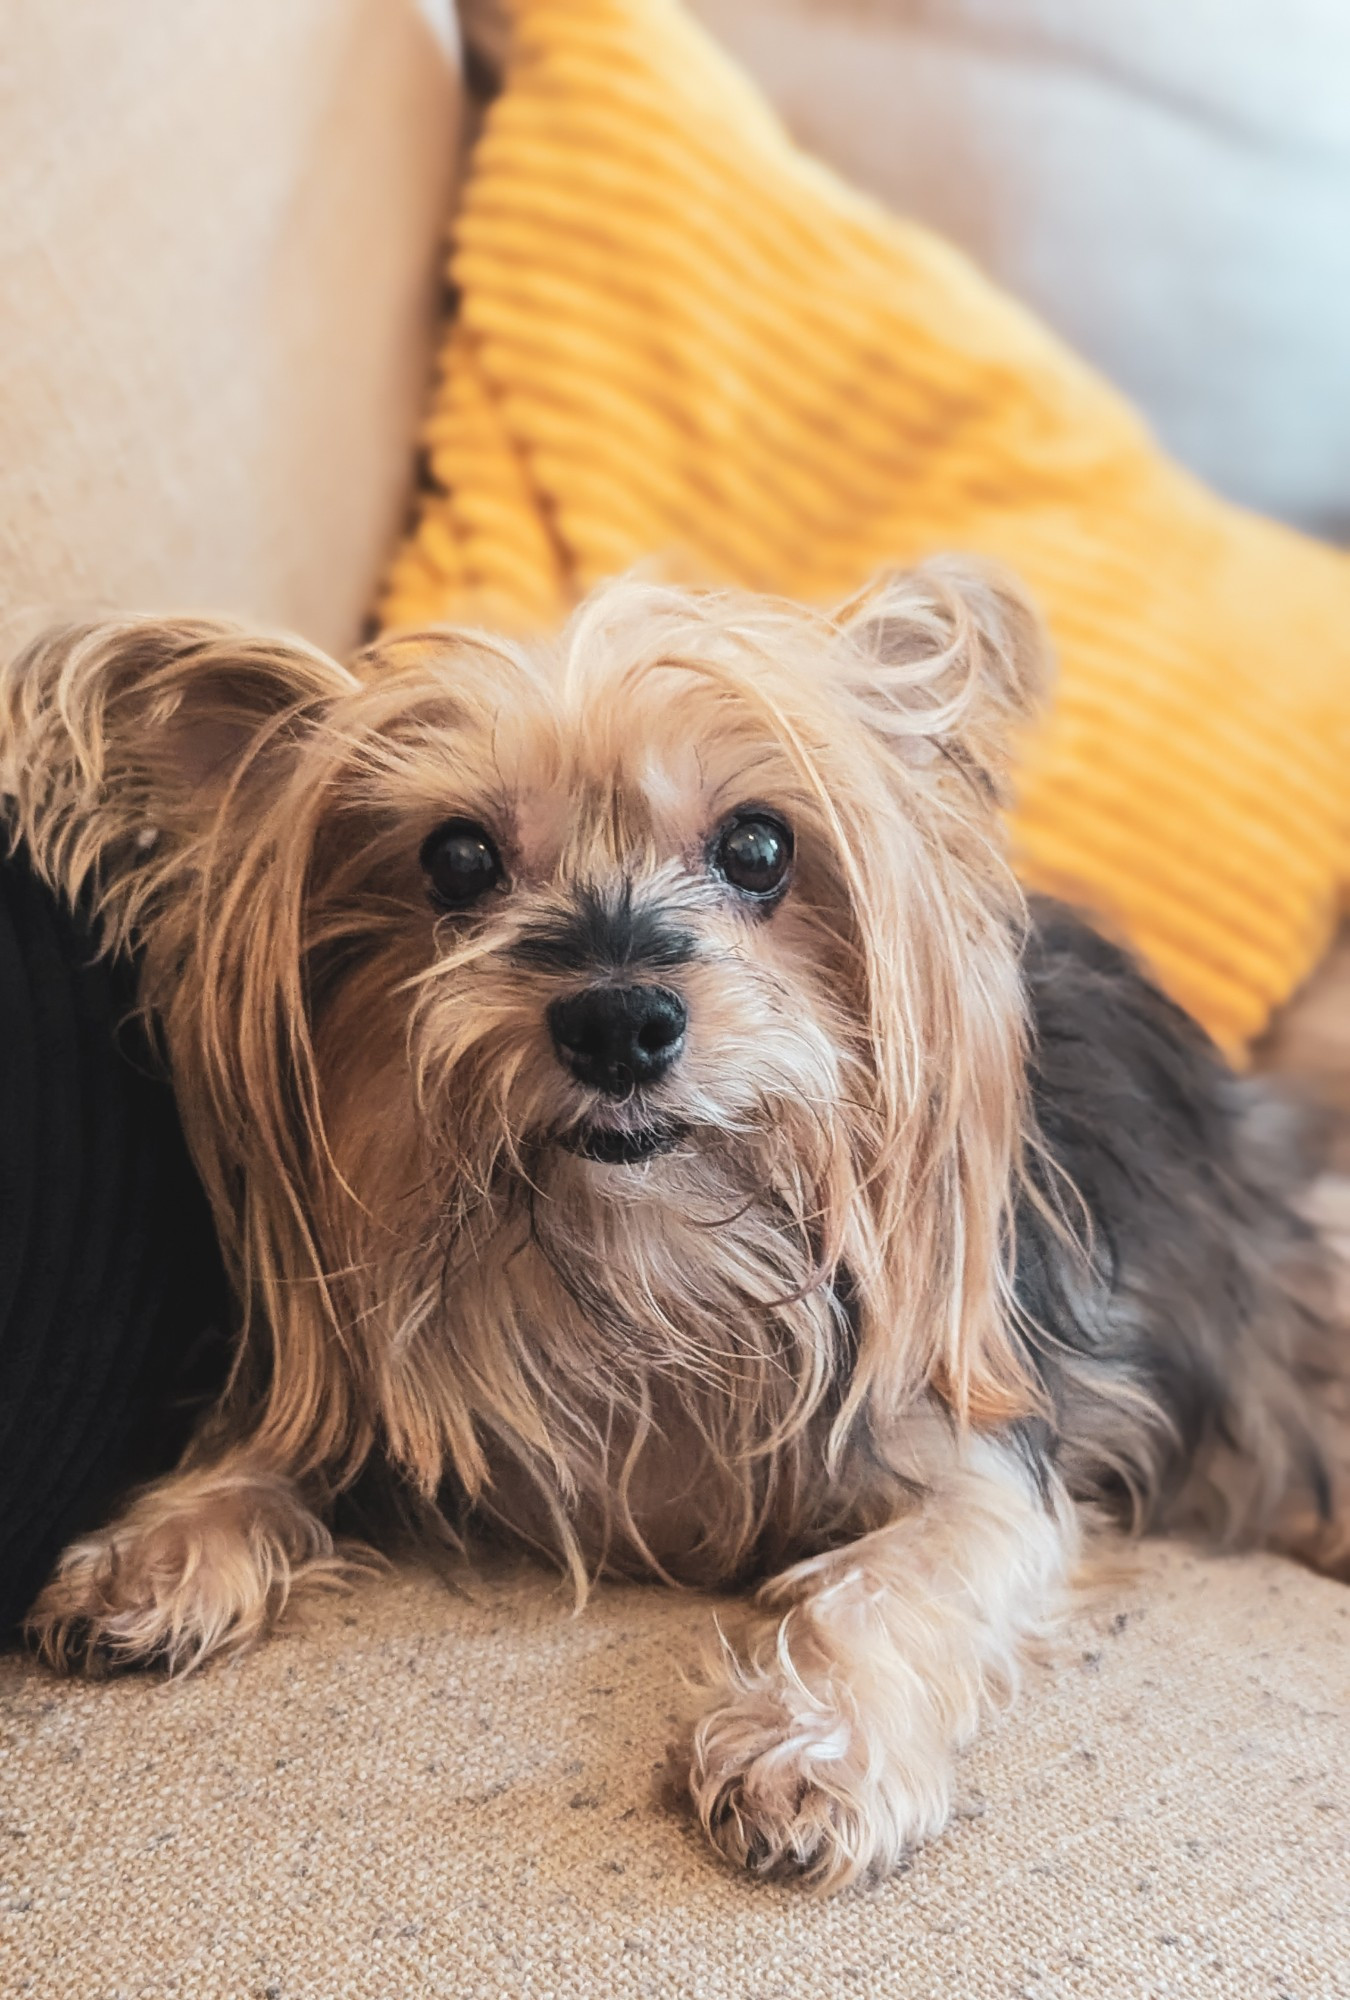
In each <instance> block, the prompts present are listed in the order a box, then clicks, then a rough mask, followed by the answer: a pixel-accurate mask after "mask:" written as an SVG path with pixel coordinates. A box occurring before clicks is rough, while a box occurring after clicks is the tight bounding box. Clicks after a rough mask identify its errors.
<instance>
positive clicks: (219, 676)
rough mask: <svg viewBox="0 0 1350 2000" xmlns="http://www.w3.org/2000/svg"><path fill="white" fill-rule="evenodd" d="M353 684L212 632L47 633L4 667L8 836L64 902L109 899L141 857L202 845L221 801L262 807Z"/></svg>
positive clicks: (138, 628) (228, 630)
mask: <svg viewBox="0 0 1350 2000" xmlns="http://www.w3.org/2000/svg"><path fill="white" fill-rule="evenodd" d="M355 686H356V682H355V681H354V680H353V678H352V676H351V675H350V674H348V673H347V671H346V670H345V669H344V668H342V667H340V666H338V665H337V663H336V662H335V661H333V660H330V659H328V658H327V657H326V656H325V655H324V654H323V653H320V652H318V651H316V650H314V649H313V648H310V647H307V646H305V645H303V644H302V643H301V642H300V641H298V640H292V639H282V638H272V637H260V636H258V635H256V634H253V633H249V632H247V631H245V630H243V629H241V628H239V627H236V626H234V625H231V624H228V623H226V622H224V621H222V620H215V619H202V618H170V619H154V618H128V619H114V620H108V621H106V622H103V623H99V624H87V625H79V626H68V627H64V628H60V629H57V630H54V631H50V632H47V633H45V634H43V635H42V636H41V637H40V638H38V639H36V640H35V641H34V642H33V643H32V644H30V645H29V646H27V647H26V648H25V649H24V650H23V651H22V652H21V653H19V654H18V655H17V656H16V657H15V658H13V659H12V660H10V661H9V662H8V663H7V664H6V665H5V666H4V667H3V668H2V669H0V790H2V791H3V793H4V795H5V800H6V812H7V816H8V819H9V824H10V831H11V834H12V836H14V837H18V838H22V839H23V840H24V841H25V842H26V843H27V845H28V847H29V849H30V851H31V853H32V855H33V858H34V861H35V863H36V865H37V866H38V867H39V869H40V870H41V871H42V872H43V874H44V875H46V877H47V878H48V879H49V880H50V881H51V882H53V884H55V885H56V886H58V887H60V888H61V889H62V890H64V892H65V893H66V894H67V895H69V896H72V897H73V896H75V895H77V894H78V893H79V892H80V891H81V889H83V888H84V887H85V886H86V885H87V884H91V885H92V886H93V888H94V891H95V894H96V895H97V896H98V897H99V899H100V900H105V899H106V898H107V897H108V896H109V894H110V892H112V891H113V889H114V885H115V881H116V878H117V877H118V875H119V874H121V873H123V872H125V871H126V870H127V869H129V868H131V867H133V866H134V865H135V864H136V863H137V859H138V857H139V856H142V855H146V854H150V853H152V852H153V853H154V854H155V855H156V857H157V858H159V859H162V858H164V857H166V856H167V855H169V854H171V853H172V852H173V851H175V850H182V849H183V848H184V847H185V846H187V845H188V844H190V843H192V842H194V841H199V840H201V839H202V838H203V836H204V835H205V833H206V832H207V830H208V829H209V828H210V827H211V825H212V824H213V823H214V822H215V821H216V819H217V818H218V816H219V815H220V813H221V809H222V807H223V806H224V805H225V803H226V801H227V800H230V801H232V802H233V807H232V809H234V810H236V811H237V812H238V813H239V814H240V815H243V816H246V815H248V814H249V813H251V812H257V811H258V810H260V809H262V807H263V806H264V804H265V802H266V800H267V798H268V795H269V793H274V792H275V790H276V787H277V786H278V784H279V782H281V781H282V780H283V778H284V775H285V774H286V772H287V771H288V770H289V769H290V767H291V765H292V763H293V761H294V757H295V754H296V750H297V747H298V745H299V744H300V743H301V742H302V741H303V739H304V738H305V736H306V735H307V734H308V733H309V732H310V731H311V730H312V729H313V728H314V727H315V725H316V722H317V721H318V720H319V718H320V717H321V716H322V714H323V712H324V710H325V709H326V708H327V706H328V705H329V704H330V703H331V702H332V700H333V699H334V698H335V697H337V696H340V695H341V694H343V693H344V692H346V691H348V690H349V689H351V688H353V687H355ZM112 900H113V902H114V903H115V902H116V897H115V894H114V895H113V897H112ZM116 914H117V913H116V911H115V910H114V912H113V915H114V918H115V919H116ZM114 927H115V928H118V927H119V926H118V925H117V923H116V921H115V924H114Z"/></svg>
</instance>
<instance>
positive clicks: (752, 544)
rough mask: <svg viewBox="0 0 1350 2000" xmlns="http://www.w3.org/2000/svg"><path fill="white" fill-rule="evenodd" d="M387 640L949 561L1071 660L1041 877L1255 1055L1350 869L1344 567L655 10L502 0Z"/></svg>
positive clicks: (1349, 568) (841, 588)
mask: <svg viewBox="0 0 1350 2000" xmlns="http://www.w3.org/2000/svg"><path fill="white" fill-rule="evenodd" d="M515 16H516V28H515V38H514V47H513V54H512V60H511V65H510V69H509V73H508V76H507V80H506V87H505V89H504V90H503V92H502V94H501V95H500V96H499V97H498V98H497V100H496V101H495V102H494V103H493V105H492V106H491V109H490V111H489V113H488V116H487V119H486V123H485V127H484V131H483V134H482V137H481V139H480V140H479V143H478V146H477V149H476V153H475V156H474V159H473V162H472V166H471V171H470V175H469V181H468V186H467V189H466V191H465V195H464V200H463V206H462V210H461V213H460V216H459V219H458V223H457V227H456V233H455V240H454V245H453V250H452V256H451V275H452V278H453V282H454V284H455V286H456V288H457V291H458V295H459V308H458V313H457V315H456V319H455V323H454V326H453V330H452V331H451V333H450V334H449V336H448V338H447V344H446V348H445V352H444V355H443V358H442V369H441V375H440V382H439V387H438V390H437V393H436V396H435V402H434V408H433V410H432V413H431V416H430V419H429V422H428V425H427V431H426V445H427V466H428V482H427V490H426V491H425V493H424V496H423V500H422V504H421V507H420V510H419V515H418V518H417V521H416V524H415V527H414V530H413V532H412V534H411V536H410V537H409V539H408V541H407V543H406V544H405V546H404V548H403V549H402V550H401V552H400V553H399V555H398V557H397V559H396V560H395V563H394V565H393V568H392V571H391V574H390V576H389V579H388V583H387V588H386V590H385V593H384V597H383V603H382V616H383V620H384V622H385V624H386V625H387V626H400V625H408V624H415V623H422V622H425V621H427V620H437V619H445V618H453V619H465V620H476V621H480V622H486V623H495V624H504V625H507V626H513V627H517V628H529V627H537V626H541V625H546V624H548V623H550V622H551V621H553V620H555V619H556V618H557V617H558V616H560V615H561V613H562V612H563V610H564V609H565V608H566V607H567V605H568V604H570V603H571V602H572V601H573V600H574V599H575V597H576V596H577V595H578V594H579V593H580V592H582V591H584V590H585V589H586V588H587V587H589V586H590V585H591V584H592V583H594V582H595V581H596V580H597V579H599V578H601V577H603V576H605V575H607V574H609V573H612V572H614V571H617V570H621V569H624V568H626V567H627V566H629V565H631V564H632V563H633V562H635V561H637V560H640V559H643V558H646V557H649V556H652V555H655V556H657V557H660V558H662V559H664V560H666V561H668V562H669V563H670V564H671V565H672V566H673V568H674V570H675V572H676V573H677V574H681V575H685V576H692V577H699V578H703V577H708V578H713V579H728V580H735V581H738V582H742V583H745V584H749V585H751V586H755V587H758V588H764V589H768V590H773V591H779V592H783V593H787V594H791V595H794V596H798V597H802V598H805V599H808V600H814V601H828V600H830V599H831V598H833V597H836V596H842V595H843V594H845V593H846V592H848V591H849V590H851V589H853V588H854V587H855V586H856V585H858V584H859V583H860V582H861V581H862V580H864V579H865V578H866V577H867V576H868V575H869V574H870V573H871V572H872V571H873V570H874V569H876V568H877V567H878V566H880V565H882V564H884V563H888V562H896V561H900V562H909V561H912V560H915V559H917V558H919V557H921V556H923V555H925V554H927V553H930V552H932V551H935V550H939V549H947V548H964V549H972V550H976V551H980V552H983V553H985V554H988V555H990V556H993V557H995V558H997V559H1000V560H1001V561H1003V562H1005V563H1007V564H1010V565H1011V566H1012V567H1013V568H1014V569H1015V570H1017V571H1018V572H1020V574H1021V575H1022V577H1023V578H1024V579H1025V581H1026V582H1027V584H1028V585H1029V587H1030V589H1031V591H1032V594H1033V596H1034V597H1035V598H1036V599H1037V600H1038V602H1039V604H1040V606H1041V608H1042V610H1043V611H1044V613H1045V615H1046V616H1047V618H1048V620H1049V624H1050V627H1051V631H1052V634H1053V637H1054V639H1055V641H1056V645H1057V651H1058V656H1059V661H1060V678H1059V686H1058V693H1057V696H1056V700H1055V704H1054V708H1053V712H1052V714H1051V715H1050V717H1049V719H1048V722H1047V723H1046V724H1045V725H1044V726H1043V727H1042V728H1041V729H1040V731H1039V732H1038V733H1037V734H1036V736H1035V737H1034V738H1033V740H1031V741H1030V742H1029V743H1028V745H1027V746H1026V750H1025V753H1024V758H1023V766H1022V774H1021V803H1020V809H1019V812H1018V815H1017V819H1016V828H1015V831H1016V840H1017V849H1018V856H1019V861H1020V865H1021V867H1022V869H1023V871H1024V873H1025V876H1026V879H1027V880H1028V882H1029V883H1031V884H1032V885H1034V886H1038V887H1042V888H1046V889H1050V890H1053V891H1056V892H1058V893H1061V894H1067V895H1069V896H1071V897H1074V898H1076V899H1077V900H1079V901H1080V902H1084V903H1086V904H1087V905H1089V906H1090V907H1092V908H1094V909H1095V910H1096V911H1097V912H1098V913H1099V914H1100V915H1102V916H1103V917H1104V918H1105V919H1106V920H1107V921H1108V922H1111V923H1113V924H1115V925H1116V926H1117V927H1119V928H1120V929H1122V930H1123V931H1124V932H1125V933H1126V934H1127V935H1129V936H1130V937H1131V938H1132V939H1133V941H1134V943H1135V944H1136V946H1137V947H1138V948H1139V949H1140V950H1141V951H1142V952H1143V954H1144V955H1145V957H1146V958H1147V959H1148V960H1149V961H1150V962H1151V964H1152V965H1153V967H1154V969H1155V971H1156V972H1157V974H1158V975H1159V977H1160V978H1161V979H1162V980H1163V982H1164V983H1165V985H1166V986H1167V987H1168V988H1169V989H1170V990H1171V992H1172V993H1173V994H1174V995H1175V996H1176V998H1177V999H1179V1000H1180V1001H1181V1002H1182V1003H1183V1004H1184V1005H1186V1006H1188V1007H1189V1008H1190V1009H1191V1010H1192V1011H1193V1012H1194V1013H1195V1014H1197V1015H1198V1016H1199V1017H1200V1019H1201V1020H1202V1021H1204V1022H1205V1024H1206V1025H1207V1026H1208V1027H1209V1028H1210V1029H1211V1031H1212V1032H1214V1033H1215V1034H1216V1035H1217V1036H1218V1037H1219V1038H1220V1039H1221V1040H1223V1041H1224V1042H1225V1043H1227V1044H1228V1045H1229V1046H1230V1047H1233V1048H1236V1047H1238V1046H1239V1045H1240V1044H1241V1043H1242V1042H1243V1041H1244V1040H1246V1039H1247V1038H1248V1037H1250V1036H1252V1035H1254V1034H1255V1033H1256V1032H1258V1031H1259V1029H1260V1028H1261V1027H1262V1025H1263V1024H1264V1022H1265V1021H1266V1019H1267V1017H1268V1015H1269V1012H1270V1010H1271V1008H1272V1007H1273V1006H1274V1005H1275V1004H1277V1003H1278V1002H1279V1001H1280V1000H1282V999H1283V998H1285V997H1286V996H1287V995H1288V993H1289V992H1290V991H1291V990H1292V988H1293V987H1294V986H1295V985H1296V983H1297V982H1298V981H1299V979H1300V978H1301V977H1302V976H1303V974H1304V973H1305V972H1306V971H1307V970H1308V969H1309V968H1310V966H1311V965H1312V964H1313V962H1314V961H1315V959H1316V957H1317V955H1318V954H1319V952H1320V950H1321V949H1322V947H1323V945H1324V944H1325V941H1326V939H1327V936H1328V933H1329V930H1330V927H1331V925H1332V923H1333V920H1334V917H1335V913H1336V910H1337V907H1338V903H1339V900H1340V896H1341V891H1342V887H1343V885H1344V884H1345V882H1346V881H1347V879H1348V878H1350V562H1348V561H1347V560H1346V559H1345V558H1344V557H1342V556H1340V555H1338V554H1336V553H1334V552H1333V551H1331V550H1329V549H1326V548H1323V547H1320V546H1318V545H1316V544H1314V543H1311V542H1309V541H1306V540H1304V539H1302V538H1300V537H1299V536H1297V535H1295V534H1293V533H1290V532H1288V531H1286V530H1283V529H1280V528H1277V527H1275V526H1274V525H1272V524H1270V523H1268V522H1265V521H1261V520H1259V519H1256V518H1255V517H1252V516H1249V515H1246V514H1243V513H1242V512H1240V511H1238V510H1237V509H1234V508H1232V507H1230V506H1227V505H1225V504H1223V503H1221V502H1220V501H1218V500H1217V499H1216V498H1215V497H1214V496H1213V495H1212V494H1210V493H1209V492H1208V491H1207V490H1206V489H1205V488H1203V487H1202V486H1201V485H1200V484H1199V483H1198V482H1196V481H1195V480H1194V479H1193V478H1191V477H1189V476H1188V475H1186V474H1185V473H1183V472H1182V471H1180V470H1179V469H1178V468H1177V467H1176V466H1175V465H1173V464H1172V463H1171V462H1170V461H1169V460H1168V459H1167V458H1166V457H1164V456H1163V454H1162V453H1161V452H1160V451H1159V450H1158V449H1157V447H1156V446H1155V445H1154V444H1153V442H1152V440H1151V439H1150V437H1149V436H1148V434H1147V433H1146V431H1145V430H1144V428H1143V427H1142V425H1141V424H1140V422H1139V421H1138V420H1137V419H1136V417H1135V416H1134V415H1133V413H1132V412H1131V410H1130V409H1129V408H1128V406H1127V405H1126V404H1125V403H1124V402H1123V401H1122V400H1121V399H1120V398H1119V397H1118V396H1117V395H1116V394H1115V393H1114V392H1113V391H1112V390H1111V389H1110V388H1108V387H1107V386H1106V385H1105V384H1104V383H1103V382H1102V381H1101V380H1100V379H1099V378H1098V377H1097V376H1095V375H1094V374H1093V373H1092V372H1091V370H1089V369H1088V368H1087V367H1086V366H1085V365H1084V364H1082V363H1080V362H1079V361H1078V360H1076V359H1075V358H1074V357H1073V356H1072V355H1071V354H1070V353H1069V352H1068V351H1067V350H1065V349H1064V348H1063V347H1062V346H1060V345H1059V343H1058V342H1057V341H1056V340H1055V339H1054V338H1053V337H1052V336H1051V335H1050V334H1049V333H1048V332H1046V331H1045V330H1044V329H1043V328H1042V327H1040V326H1039V325H1038V324H1037V323H1036V322H1035V321H1034V320H1033V319H1032V318H1031V317H1030V316H1029V315H1028V314H1027V313H1025V312H1024V311H1022V310H1021V309H1020V308H1019V307H1018V306H1016V305H1015V304H1014V303H1013V302H1012V301H1011V300H1009V299H1008V298H1006V297H1005V296H1003V295H1002V294H1001V293H999V292H998V291H997V290H996V289H994V288H993V287H992V286H991V285H989V284H988V283H986V282H985V281H984V280H983V279H982V278H981V277H980V276H979V274H978V273H977V272H976V271H975V270H974V269H973V268H972V267H971V266H970V265H969V264H968V263H966V262H965V261H964V260H963V259H962V258H961V257H960V256H959V255H958V254H956V253H955V252H954V251H952V250H951V249H949V248H948V247H947V246H946V245H944V244H943V243H942V242H940V241H939V240H937V239H936V238H934V237H933V236H931V235H930V234H928V233H927V232H925V231H924V230H922V229H919V228H917V227H914V226H911V225H909V224H906V223H905V222H903V221H901V220H898V219H896V218H893V217H891V216H889V215H887V214H886V213H885V212H884V211H882V210H881V209H879V208H878V207H876V206H875V205H873V204H872V203H871V202H869V201H868V200H866V199H865V198H863V197H862V196H860V195H858V194H855V193H854V192H852V191H851V190H850V189H848V188H847V187H846V186H844V185H843V184H842V183H841V182H840V181H839V180H837V179H836V178H834V177H833V176H832V175H831V174H829V173H828V172H827V171H826V170H825V169H824V168H822V167H820V166H818V165H816V164H815V163H814V162H812V161H811V160H809V159H808V158H806V157H805V156H804V155H802V154H801V153H799V152H798V151H796V150H795V149H794V148H793V146H792V145H791V144H790V142H789V141H788V139H787V138H786V136H785V135H784V133H783V131H782V130H781V128H780V127H779V125H778V124H777V122H776V121H775V119H774V118H773V117H772V115H771V114H770V113H769V111H768V110H767V108H766V107H765V105H764V104H763V102H762V100H761V99H760V98H759V97H758V96H757V94H756V93H755V92H754V90H753V89H752V88H751V87H750V86H749V84H748V83H746V82H745V81H744V80H743V79H742V78H741V76H740V75H739V74H738V72H736V71H735V70H734V68H733V67H732V66H731V65H730V63H729V62H727V61H726V59H724V58H723V57H722V56H721V55H720V53H719V52H718V50H717V49H716V47H715V46H714V45H713V44H712V43H711V42H710V41H709V40H708V39H707V37H706V36H705V34H704V33H703V31H702V30H701V29H699V28H698V27H697V26H696V25H695V24H694V23H693V21H692V20H691V19H690V18H689V17H688V16H687V15H685V14H684V12H683V11H682V10H681V9H680V8H679V7H678V6H676V5H675V4H673V0H516V6H515Z"/></svg>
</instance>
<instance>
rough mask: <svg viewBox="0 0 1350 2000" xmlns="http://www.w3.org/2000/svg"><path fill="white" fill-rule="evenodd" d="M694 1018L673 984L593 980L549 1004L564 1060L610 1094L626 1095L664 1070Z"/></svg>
mask: <svg viewBox="0 0 1350 2000" xmlns="http://www.w3.org/2000/svg"><path fill="white" fill-rule="evenodd" d="M688 1018H689V1016H688V1013H687V1011H686V1009H685V1004H684V1002H683V1000H681V998H680V996H679V994H678V993H672V992H671V990H670V988H669V987H668V986H593V987H592V988H591V990H590V992H589V993H578V994H577V995H576V997H575V999H572V1000H555V1001H554V1002H553V1004H552V1006H551V1007H550V1008H549V1010H548V1025H549V1032H550V1033H551V1034H552V1036H553V1046H554V1048H555V1049H556V1050H557V1051H558V1055H559V1058H560V1059H561V1061H563V1062H564V1063H566V1065H567V1067H568V1069H570V1070H571V1072H572V1074H573V1076H575V1077H576V1079H577V1081H578V1082H579V1083H585V1084H588V1085H589V1086H590V1088H591V1089H592V1090H603V1091H604V1092H605V1095H606V1096H607V1097H626V1096H627V1095H628V1092H629V1091H630V1090H632V1089H634V1088H635V1086H636V1085H638V1084H640V1083H655V1082H656V1079H657V1078H658V1077H659V1076H663V1075H664V1074H665V1072H666V1071H667V1070H668V1069H669V1068H670V1065H671V1064H672V1063H673V1062H674V1060H675V1058H676V1056H677V1055H678V1054H679V1052H680V1044H681V1042H682V1041H683V1040H684V1030H685V1024H686V1022H687V1021H688Z"/></svg>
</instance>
